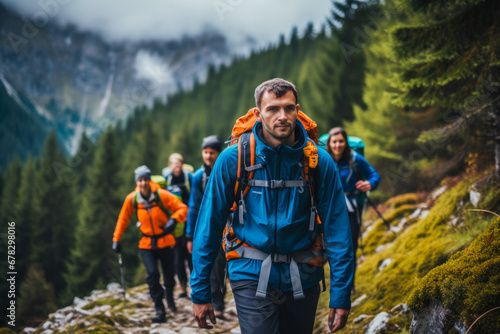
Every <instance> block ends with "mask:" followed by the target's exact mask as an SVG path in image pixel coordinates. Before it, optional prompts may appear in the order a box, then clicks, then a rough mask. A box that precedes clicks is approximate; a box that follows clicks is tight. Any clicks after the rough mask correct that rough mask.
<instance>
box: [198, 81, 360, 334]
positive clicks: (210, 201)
mask: <svg viewBox="0 0 500 334" xmlns="http://www.w3.org/2000/svg"><path fill="white" fill-rule="evenodd" d="M255 101H256V105H257V109H255V111H254V113H255V116H256V119H257V122H256V123H255V126H254V127H253V133H254V135H255V139H256V145H255V152H256V154H255V157H256V161H255V165H261V167H262V168H260V169H255V170H254V176H253V180H258V184H259V185H260V186H258V185H255V186H253V187H252V188H250V191H249V192H248V194H247V195H246V197H245V199H244V203H245V205H244V210H242V211H243V212H239V211H240V210H238V211H236V212H234V213H232V214H231V220H232V225H231V226H232V228H233V232H234V235H235V236H236V238H237V239H238V240H241V241H244V242H245V243H246V244H247V245H248V246H250V247H247V246H241V247H239V248H240V251H241V250H242V249H243V250H244V251H247V250H252V251H249V252H248V253H249V254H250V253H253V254H257V255H258V254H261V255H262V254H263V256H262V260H258V259H255V258H257V257H258V256H253V255H252V256H250V255H249V256H244V255H243V256H241V257H240V258H234V259H231V260H230V261H229V262H228V271H229V278H230V280H231V288H232V290H233V295H234V299H235V303H236V308H237V313H238V320H239V324H240V327H241V332H242V333H259V334H264V333H278V332H279V333H312V330H313V326H314V318H315V313H316V307H317V303H318V299H319V294H320V286H319V282H320V281H321V279H322V277H323V270H322V269H323V268H322V267H321V266H314V265H310V264H307V263H303V262H301V261H300V260H299V259H298V257H296V254H298V253H300V252H303V251H304V250H306V249H308V248H309V247H310V246H311V240H310V238H309V231H310V228H309V226H310V221H311V207H312V204H311V202H312V201H311V198H310V194H309V190H308V189H307V187H299V186H292V184H299V183H300V180H303V177H302V172H303V168H302V162H303V156H304V151H303V149H304V148H305V147H306V146H307V133H306V131H305V128H304V126H303V125H302V123H301V122H300V121H298V120H297V115H298V110H299V105H298V104H297V91H296V89H295V86H294V85H293V84H292V83H290V82H288V81H285V80H283V79H273V80H269V81H266V82H264V83H262V84H261V85H259V86H258V87H257V88H256V90H255ZM237 146H238V145H233V146H231V147H229V148H228V149H226V150H224V151H223V152H222V153H221V155H220V156H219V159H218V160H217V162H216V164H215V166H214V168H213V170H212V176H211V177H210V179H209V181H208V184H207V188H206V190H205V195H204V197H203V201H202V203H201V207H200V211H199V215H198V220H197V223H196V229H195V233H194V243H193V273H192V275H191V289H192V293H191V300H192V301H193V314H194V316H195V318H196V320H197V322H198V326H199V327H201V328H212V326H211V325H209V324H208V323H207V320H206V318H207V316H208V317H209V318H210V320H211V322H212V323H213V324H215V323H216V319H215V315H214V312H213V307H212V305H211V303H210V301H211V294H210V279H209V278H210V272H211V269H212V264H213V262H214V260H215V258H216V256H217V254H218V252H219V247H220V244H221V238H222V234H223V230H224V227H225V226H226V220H227V218H228V217H229V214H230V209H231V207H232V206H233V202H234V201H235V194H234V189H235V183H236V181H237V170H238V168H237V166H238V147H237ZM317 168H319V182H318V187H317V201H316V208H317V212H318V215H319V218H320V220H321V222H322V226H323V229H324V244H325V250H326V255H327V257H328V261H329V264H330V314H329V320H328V324H329V327H330V330H332V331H337V330H339V329H341V328H343V327H344V326H345V324H346V321H347V317H348V315H349V310H350V306H351V300H350V290H351V282H352V274H353V269H354V267H353V266H354V263H353V251H352V242H351V232H350V226H349V219H348V215H347V210H346V203H345V198H344V193H343V190H342V186H341V183H340V179H339V176H338V171H337V169H336V167H335V164H334V162H333V160H332V158H331V157H330V156H329V154H328V153H326V152H325V151H323V150H318V167H317ZM265 180H268V181H269V182H265ZM271 181H272V182H271ZM287 184H288V185H287ZM276 185H278V186H276ZM241 220H243V221H241Z"/></svg>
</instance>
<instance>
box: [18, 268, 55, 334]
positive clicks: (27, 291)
mask: <svg viewBox="0 0 500 334" xmlns="http://www.w3.org/2000/svg"><path fill="white" fill-rule="evenodd" d="M19 294H20V297H19V299H18V305H19V308H18V313H17V318H18V319H20V322H22V323H23V324H25V325H29V324H31V323H32V324H33V325H35V326H37V325H39V324H40V323H41V322H43V321H45V319H47V316H48V315H49V313H51V312H54V311H55V310H56V309H57V306H56V297H55V293H54V288H53V286H52V284H50V283H49V282H47V280H46V279H45V274H44V272H43V269H41V268H40V266H39V265H38V264H36V263H35V264H32V265H31V266H30V267H29V269H28V273H27V275H26V278H25V279H24V280H23V281H21V286H20V288H19Z"/></svg>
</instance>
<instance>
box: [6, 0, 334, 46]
mask: <svg viewBox="0 0 500 334" xmlns="http://www.w3.org/2000/svg"><path fill="white" fill-rule="evenodd" d="M0 2H2V3H4V4H5V5H7V6H8V7H9V8H13V9H14V10H16V11H18V12H20V13H21V14H22V15H24V16H26V17H27V18H33V16H35V15H37V13H38V14H39V15H40V13H46V14H47V16H49V17H51V18H52V19H53V20H56V21H57V22H58V23H60V24H67V23H73V24H76V25H77V26H78V27H80V28H81V29H85V30H91V31H95V32H99V33H101V34H102V35H103V36H104V37H105V38H106V39H108V40H144V39H160V40H168V39H179V38H181V37H182V36H185V35H188V36H189V35H190V36H193V35H199V34H200V33H202V32H203V31H207V30H216V31H219V32H220V33H222V34H224V35H225V36H226V37H227V38H228V40H229V41H230V44H231V46H232V47H234V48H235V51H236V52H237V51H238V50H239V51H240V52H248V46H249V45H252V44H253V45H252V47H253V48H262V47H266V46H268V45H269V44H270V43H277V41H278V39H279V35H280V34H283V35H285V36H286V37H287V38H289V35H290V32H291V30H292V27H294V26H296V27H297V28H298V29H299V32H303V31H304V29H305V27H306V26H307V24H308V23H309V22H312V23H313V24H314V26H315V30H316V31H319V30H320V29H321V25H322V24H324V23H325V22H326V18H327V17H329V15H330V7H331V1H330V0H316V1H314V2H311V1H307V0H306V1H294V2H289V1H285V0H274V1H266V0H208V1H207V0H185V1H172V0H167V1H166V0H142V1H137V0H105V1H102V0H38V1H36V2H35V1H33V2H32V1H18V0H0ZM252 41H253V43H252ZM240 52H237V53H240Z"/></svg>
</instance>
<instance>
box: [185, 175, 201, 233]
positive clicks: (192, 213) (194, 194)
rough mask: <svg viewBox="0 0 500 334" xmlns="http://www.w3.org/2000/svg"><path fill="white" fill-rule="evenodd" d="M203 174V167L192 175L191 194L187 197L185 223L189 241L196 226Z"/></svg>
mask: <svg viewBox="0 0 500 334" xmlns="http://www.w3.org/2000/svg"><path fill="white" fill-rule="evenodd" d="M204 172H205V166H201V167H200V168H198V169H197V170H195V172H194V173H193V178H192V183H191V194H190V196H189V203H188V207H189V210H188V215H187V221H186V237H187V238H188V239H191V238H192V237H193V233H194V226H195V225H196V219H197V218H198V212H199V211H200V205H201V200H202V198H203V173H204Z"/></svg>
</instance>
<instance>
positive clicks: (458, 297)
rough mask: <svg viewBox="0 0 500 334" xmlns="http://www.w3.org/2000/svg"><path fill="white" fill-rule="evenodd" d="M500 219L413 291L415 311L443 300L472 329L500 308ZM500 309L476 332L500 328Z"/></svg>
mask: <svg viewBox="0 0 500 334" xmlns="http://www.w3.org/2000/svg"><path fill="white" fill-rule="evenodd" d="M499 236H500V219H496V221H495V222H494V223H492V224H491V226H490V227H489V228H488V229H487V230H486V231H485V232H484V233H482V234H481V235H479V236H478V237H477V238H476V240H474V242H473V243H472V244H471V245H470V246H469V247H468V249H467V250H464V251H461V252H459V253H457V254H455V255H453V256H452V257H451V258H450V260H449V261H447V262H446V263H445V264H444V265H442V266H440V267H437V268H435V269H434V270H432V271H431V272H430V273H429V274H428V275H427V276H426V277H425V278H424V279H423V280H422V282H421V283H420V284H419V285H418V286H417V288H416V289H415V290H414V291H413V292H412V294H411V296H410V298H409V300H408V305H409V306H410V307H411V308H412V309H415V310H418V309H421V308H423V307H426V306H428V305H429V303H430V301H432V300H441V301H443V305H444V306H445V307H447V308H449V309H450V310H452V311H453V312H454V313H455V314H457V315H460V317H461V319H462V320H463V321H464V322H465V323H466V324H467V325H468V326H470V325H471V324H472V323H473V322H474V320H475V319H477V318H478V317H479V316H480V315H481V314H483V313H485V312H487V311H489V310H491V309H492V308H494V307H495V306H499V305H500V237H499ZM499 315H500V310H496V311H493V312H491V313H490V314H489V315H487V316H486V317H485V318H487V319H484V320H482V321H478V323H476V324H475V326H474V333H490V332H491V333H493V332H494V330H495V329H498V328H500V316H499Z"/></svg>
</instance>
